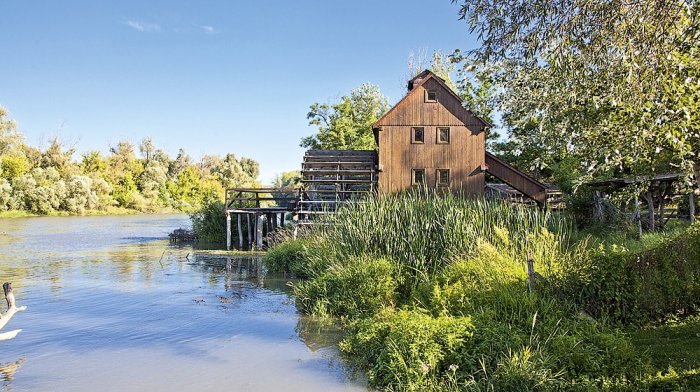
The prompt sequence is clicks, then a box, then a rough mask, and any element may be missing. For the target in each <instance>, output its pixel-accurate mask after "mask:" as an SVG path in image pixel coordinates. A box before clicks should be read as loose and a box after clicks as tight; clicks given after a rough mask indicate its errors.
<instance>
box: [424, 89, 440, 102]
mask: <svg viewBox="0 0 700 392" xmlns="http://www.w3.org/2000/svg"><path fill="white" fill-rule="evenodd" d="M425 102H437V90H425Z"/></svg>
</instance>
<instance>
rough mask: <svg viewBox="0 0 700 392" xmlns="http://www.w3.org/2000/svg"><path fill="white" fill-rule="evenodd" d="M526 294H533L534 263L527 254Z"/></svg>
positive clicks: (530, 255)
mask: <svg viewBox="0 0 700 392" xmlns="http://www.w3.org/2000/svg"><path fill="white" fill-rule="evenodd" d="M527 292H528V293H530V294H533V293H534V292H535V262H534V261H533V260H532V254H530V251H528V252H527Z"/></svg>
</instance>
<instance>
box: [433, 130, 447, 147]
mask: <svg viewBox="0 0 700 392" xmlns="http://www.w3.org/2000/svg"><path fill="white" fill-rule="evenodd" d="M435 140H437V143H438V144H449V143H450V128H447V127H440V128H438V129H437V138H436V139H435Z"/></svg>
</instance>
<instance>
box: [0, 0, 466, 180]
mask: <svg viewBox="0 0 700 392" xmlns="http://www.w3.org/2000/svg"><path fill="white" fill-rule="evenodd" d="M457 11H458V7H457V5H455V4H452V3H451V2H450V1H449V0H423V1H413V0H411V1H405V0H404V1H400V0H395V1H380V0H359V1H342V2H338V1H322V0H317V1H312V0H300V1H284V2H283V1H266V2H263V1H230V0H216V1H213V0H212V1H207V0H201V1H192V0H188V1H184V0H176V1H170V0H169V1H148V2H146V1H137V0H123V1H109V2H108V1H94V0H90V1H87V0H84V1H70V0H65V1H53V0H51V1H49V0H44V1H23V0H12V1H8V0H0V12H2V20H1V21H0V48H2V55H1V57H2V60H0V105H1V106H4V107H5V108H6V109H7V110H8V111H9V112H10V118H12V119H15V120H16V121H17V122H18V124H19V128H20V130H21V131H22V132H23V133H24V134H25V136H26V140H27V142H28V143H30V144H32V145H36V146H42V147H43V146H45V145H46V143H47V141H48V140H49V139H50V138H52V137H55V136H58V137H59V138H60V140H62V141H63V142H64V143H66V144H68V145H74V146H75V147H76V148H77V150H78V151H79V152H83V151H87V150H100V151H103V152H107V151H108V148H109V146H110V145H115V144H116V143H117V142H118V141H119V140H123V139H126V140H130V141H132V142H134V143H137V142H138V141H139V140H141V139H142V138H143V137H144V136H151V137H152V138H153V139H154V142H155V144H156V145H157V146H158V147H161V148H164V149H165V150H166V151H168V152H169V153H170V154H171V155H174V154H175V153H176V152H177V149H178V148H179V147H184V148H185V150H186V151H187V152H188V153H189V154H190V155H191V156H192V157H193V158H194V159H195V160H198V159H199V158H200V157H201V156H202V155H203V154H225V153H227V152H233V153H235V154H236V156H239V157H240V156H247V157H250V158H253V159H256V160H258V161H259V162H260V164H261V177H260V178H261V180H263V181H265V182H267V181H269V180H270V179H271V178H272V177H273V176H274V175H275V174H276V173H279V172H282V171H286V170H294V169H299V167H300V162H301V157H302V155H303V149H302V148H300V147H299V146H298V145H299V139H300V138H301V137H303V136H307V135H309V134H311V133H313V132H314V129H313V128H312V127H309V126H308V123H307V120H306V114H307V112H308V107H309V105H310V104H311V103H313V102H326V101H332V100H335V99H337V98H338V97H340V96H341V95H343V94H347V93H349V92H350V90H351V89H352V88H354V87H356V86H358V85H359V84H361V83H363V82H372V83H375V84H378V85H379V86H380V87H381V89H382V92H383V93H384V94H385V95H387V96H388V97H389V98H390V101H391V103H395V102H396V101H398V99H400V98H401V96H402V95H403V94H404V82H403V80H404V78H405V75H406V73H407V65H406V64H407V58H408V54H409V52H411V51H418V50H420V49H423V50H425V51H426V52H427V53H432V51H433V50H435V49H441V50H443V51H445V52H447V53H450V52H452V50H454V49H456V48H460V49H462V50H464V49H470V48H473V47H474V46H475V45H476V42H475V39H474V38H473V37H471V36H470V35H469V34H468V28H467V26H466V23H465V22H463V21H459V20H458V16H457Z"/></svg>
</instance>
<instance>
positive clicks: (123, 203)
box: [112, 172, 138, 208]
mask: <svg viewBox="0 0 700 392" xmlns="http://www.w3.org/2000/svg"><path fill="white" fill-rule="evenodd" d="M137 193H138V189H137V188H136V182H135V181H134V178H133V175H132V174H131V172H127V173H125V174H124V176H123V177H122V178H121V179H120V180H119V182H117V183H116V184H114V186H113V190H112V197H113V198H114V200H115V201H116V202H117V204H119V206H120V207H126V208H128V207H130V206H131V205H132V203H133V202H134V199H135V197H136V194H137Z"/></svg>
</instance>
